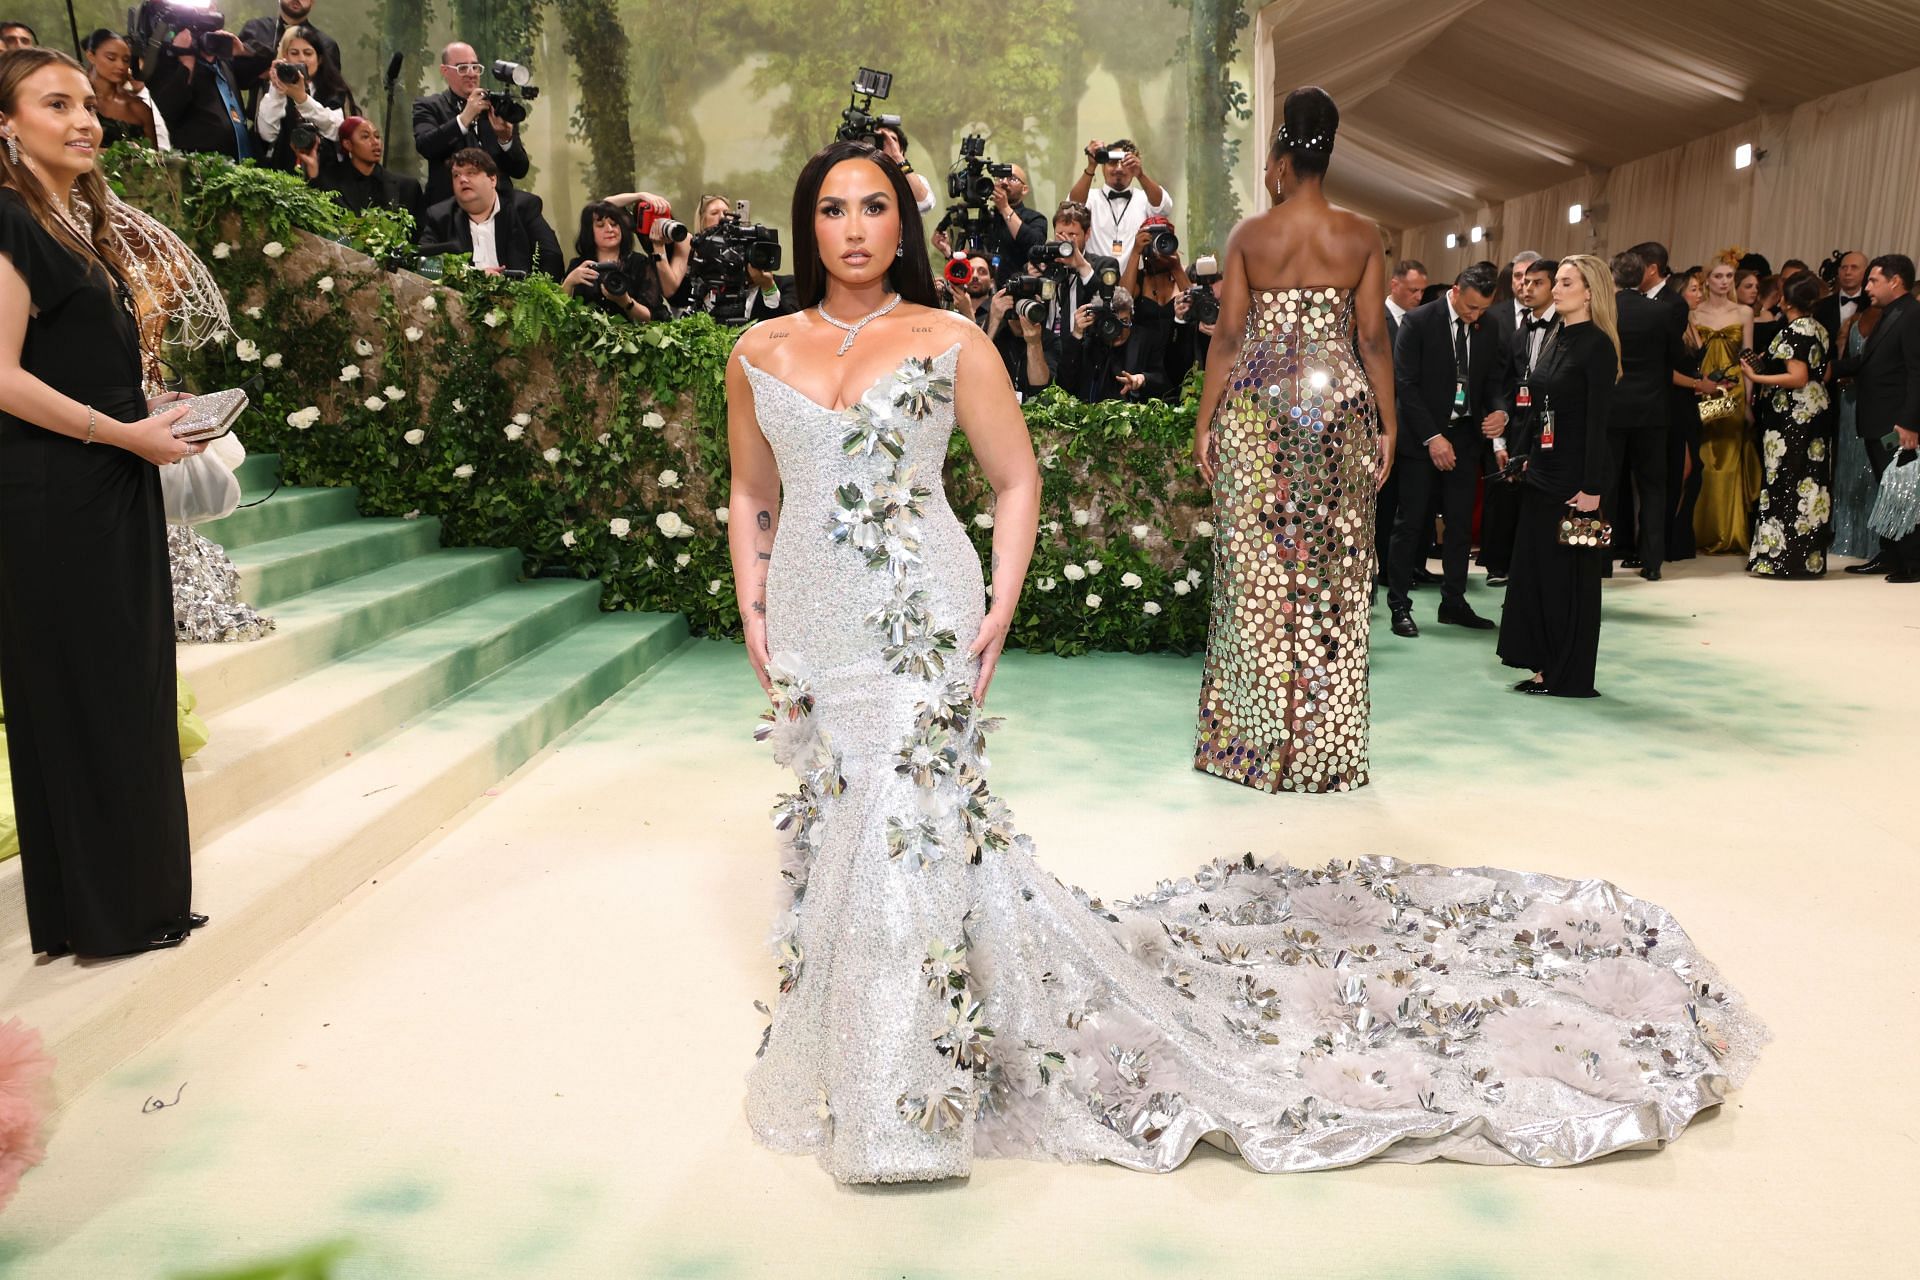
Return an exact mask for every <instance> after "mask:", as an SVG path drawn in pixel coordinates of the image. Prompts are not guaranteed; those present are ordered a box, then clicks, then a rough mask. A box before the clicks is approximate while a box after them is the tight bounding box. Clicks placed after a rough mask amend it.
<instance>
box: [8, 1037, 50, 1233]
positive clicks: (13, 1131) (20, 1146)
mask: <svg viewBox="0 0 1920 1280" xmlns="http://www.w3.org/2000/svg"><path fill="white" fill-rule="evenodd" d="M52 1075H53V1059H52V1058H49V1057H48V1056H47V1054H46V1052H45V1050H43V1049H42V1048H41V1045H40V1033H39V1032H38V1031H34V1030H32V1029H30V1028H29V1027H27V1025H26V1024H25V1023H23V1022H21V1021H20V1019H18V1018H9V1019H7V1020H6V1021H5V1022H0V1209H4V1208H5V1207H6V1205H7V1202H8V1201H10V1200H12V1199H13V1193H14V1192H15V1191H16V1190H17V1189H18V1188H19V1186H20V1178H21V1176H22V1175H23V1174H25V1173H26V1171H27V1170H28V1169H31V1168H32V1167H33V1166H34V1165H36V1164H39V1163H40V1161H41V1160H42V1159H44V1158H45V1157H46V1154H47V1149H46V1145H45V1143H44V1142H43V1141H42V1139H41V1124H42V1122H43V1120H44V1118H45V1115H46V1109H47V1089H48V1081H49V1080H50V1079H51V1077H52Z"/></svg>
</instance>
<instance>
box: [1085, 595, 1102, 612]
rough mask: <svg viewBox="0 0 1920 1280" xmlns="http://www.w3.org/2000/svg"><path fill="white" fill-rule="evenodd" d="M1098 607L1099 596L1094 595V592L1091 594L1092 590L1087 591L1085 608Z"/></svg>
mask: <svg viewBox="0 0 1920 1280" xmlns="http://www.w3.org/2000/svg"><path fill="white" fill-rule="evenodd" d="M1099 607H1100V597H1099V596H1096V595H1094V594H1093V593H1092V592H1088V593H1087V608H1089V609H1098V608H1099Z"/></svg>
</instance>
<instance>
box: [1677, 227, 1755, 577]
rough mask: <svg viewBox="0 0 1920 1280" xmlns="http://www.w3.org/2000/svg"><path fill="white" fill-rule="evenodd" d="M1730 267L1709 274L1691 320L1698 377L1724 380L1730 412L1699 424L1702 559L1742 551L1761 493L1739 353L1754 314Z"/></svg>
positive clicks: (1696, 524)
mask: <svg viewBox="0 0 1920 1280" xmlns="http://www.w3.org/2000/svg"><path fill="white" fill-rule="evenodd" d="M1735 274H1736V273H1735V267H1734V264H1733V263H1731V262H1729V261H1727V260H1726V259H1725V258H1724V257H1723V258H1722V259H1721V260H1719V261H1717V262H1715V263H1714V264H1713V266H1712V267H1711V268H1710V269H1709V270H1708V272H1707V276H1706V281H1705V290H1706V296H1705V297H1704V298H1703V299H1701V301H1700V302H1699V303H1698V304H1697V305H1696V306H1695V307H1694V310H1693V315H1692V317H1691V324H1692V326H1693V333H1694V337H1695V338H1697V339H1698V341H1699V345H1700V376H1701V377H1703V378H1711V379H1714V380H1715V381H1719V380H1721V379H1725V383H1724V385H1725V389H1726V392H1727V394H1728V395H1729V396H1730V397H1731V398H1732V401H1733V408H1732V410H1731V411H1728V412H1722V413H1720V414H1717V415H1714V416H1711V417H1709V416H1708V411H1706V409H1705V406H1704V405H1703V412H1702V413H1701V419H1700V501H1699V503H1698V504H1697V505H1696V506H1695V507H1694V509H1693V536H1694V541H1695V543H1696V544H1697V546H1698V548H1699V551H1700V554H1701V555H1724V554H1726V553H1729V552H1735V551H1739V552H1744V551H1745V550H1746V549H1747V542H1748V540H1749V537H1750V534H1751V528H1750V523H1749V517H1750V514H1751V512H1752V510H1753V503H1754V499H1755V498H1756V497H1758V496H1759V493H1760V454H1759V451H1758V450H1757V449H1755V448H1754V446H1753V441H1752V439H1751V437H1752V434H1753V433H1752V430H1751V428H1750V425H1749V422H1750V418H1751V415H1752V407H1751V406H1750V405H1748V404H1747V395H1746V387H1745V384H1743V383H1742V382H1741V379H1740V352H1741V351H1743V350H1746V349H1748V348H1750V347H1752V346H1753V309H1752V308H1751V307H1746V306H1742V305H1741V304H1740V303H1739V302H1738V301H1736V300H1735V298H1734V296H1733V286H1734V277H1735Z"/></svg>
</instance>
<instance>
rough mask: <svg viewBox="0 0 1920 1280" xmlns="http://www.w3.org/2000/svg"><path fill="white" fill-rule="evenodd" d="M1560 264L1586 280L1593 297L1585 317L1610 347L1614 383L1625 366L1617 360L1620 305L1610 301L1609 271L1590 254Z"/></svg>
mask: <svg viewBox="0 0 1920 1280" xmlns="http://www.w3.org/2000/svg"><path fill="white" fill-rule="evenodd" d="M1560 265H1561V266H1563V267H1567V266H1570V267H1572V268H1573V269H1574V270H1575V271H1578V272H1579V273H1580V278H1581V279H1582V280H1584V281H1586V284H1587V292H1588V293H1590V294H1592V295H1593V297H1592V299H1591V300H1590V301H1589V302H1588V304H1587V307H1588V314H1589V315H1591V316H1592V317H1593V327H1594V328H1596V329H1598V330H1599V331H1600V332H1602V333H1604V334H1606V335H1607V341H1608V342H1611V343H1612V344H1613V376H1614V380H1615V381H1618V380H1619V378H1620V375H1621V373H1622V372H1623V371H1624V370H1625V368H1626V365H1625V364H1624V363H1622V361H1621V359H1620V306H1619V304H1618V303H1616V302H1615V301H1614V300H1613V272H1612V271H1611V270H1610V269H1609V268H1608V267H1607V264H1606V263H1604V262H1602V261H1600V259H1598V258H1596V257H1594V256H1593V255H1592V254H1590V253H1576V254H1574V255H1573V256H1572V257H1570V258H1562V259H1560Z"/></svg>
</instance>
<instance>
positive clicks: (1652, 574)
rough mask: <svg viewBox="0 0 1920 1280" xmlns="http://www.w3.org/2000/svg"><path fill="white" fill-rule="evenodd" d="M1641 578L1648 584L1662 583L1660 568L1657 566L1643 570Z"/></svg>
mask: <svg viewBox="0 0 1920 1280" xmlns="http://www.w3.org/2000/svg"><path fill="white" fill-rule="evenodd" d="M1640 576H1641V577H1643V578H1645V579H1646V580H1647V581H1648V582H1658V581H1660V566H1659V565H1657V564H1656V565H1654V566H1653V567H1652V568H1651V569H1642V570H1641V571H1640Z"/></svg>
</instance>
